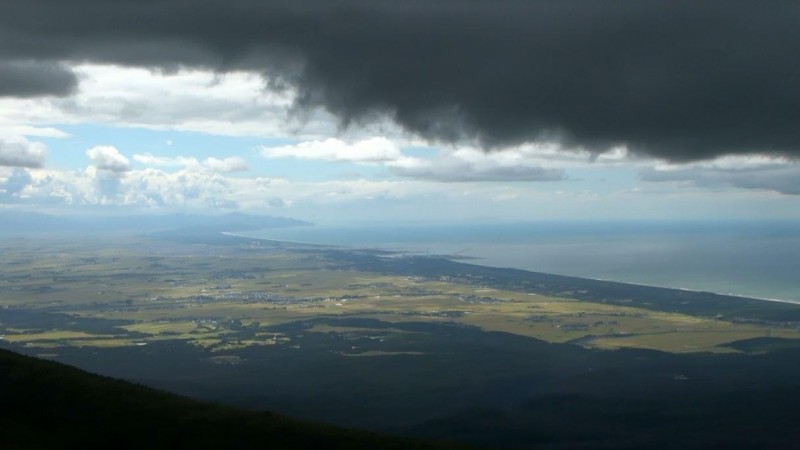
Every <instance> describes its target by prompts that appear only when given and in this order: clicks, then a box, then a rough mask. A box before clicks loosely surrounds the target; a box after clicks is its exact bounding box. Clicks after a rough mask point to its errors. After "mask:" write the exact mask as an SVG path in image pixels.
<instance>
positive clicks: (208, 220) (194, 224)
mask: <svg viewBox="0 0 800 450" xmlns="http://www.w3.org/2000/svg"><path fill="white" fill-rule="evenodd" d="M303 225H311V224H310V223H309V222H305V221H302V220H297V219H292V218H288V217H276V216H267V215H263V216H262V215H250V214H242V213H229V214H221V215H212V214H208V215H204V214H163V215H161V214H139V215H120V216H116V215H113V216H112V215H106V216H85V215H80V216H79V215H69V216H55V215H50V214H42V213H36V212H27V211H14V210H0V234H19V233H39V232H48V233H58V232H65V233H68V232H76V231H80V232H87V231H91V232H111V231H136V232H143V233H146V232H156V231H165V230H175V229H193V230H197V231H200V230H202V231H245V230H257V229H263V228H278V227H292V226H303Z"/></svg>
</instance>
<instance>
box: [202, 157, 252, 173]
mask: <svg viewBox="0 0 800 450" xmlns="http://www.w3.org/2000/svg"><path fill="white" fill-rule="evenodd" d="M203 166H205V167H207V168H208V169H210V170H213V171H214V172H222V173H231V172H245V171H247V170H248V167H247V161H245V160H244V159H243V158H240V157H238V156H231V157H229V158H224V159H217V158H206V160H205V161H203Z"/></svg>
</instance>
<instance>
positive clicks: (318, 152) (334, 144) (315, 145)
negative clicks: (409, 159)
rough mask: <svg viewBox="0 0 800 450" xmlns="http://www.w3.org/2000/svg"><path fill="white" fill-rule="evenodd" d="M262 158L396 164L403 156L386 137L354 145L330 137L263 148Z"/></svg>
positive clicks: (366, 140) (362, 141) (364, 140)
mask: <svg viewBox="0 0 800 450" xmlns="http://www.w3.org/2000/svg"><path fill="white" fill-rule="evenodd" d="M261 155H262V156H264V157H266V158H298V159H312V160H321V161H342V162H353V163H359V164H375V163H383V162H387V161H395V160H397V159H399V158H401V157H402V156H403V154H402V152H401V151H400V148H398V147H397V145H396V144H395V143H394V142H392V141H390V140H389V139H387V138H385V137H373V138H369V139H363V140H360V141H357V142H354V143H352V144H350V143H347V142H345V141H342V140H340V139H336V138H329V139H325V140H321V141H306V142H301V143H299V144H295V145H284V146H280V147H261Z"/></svg>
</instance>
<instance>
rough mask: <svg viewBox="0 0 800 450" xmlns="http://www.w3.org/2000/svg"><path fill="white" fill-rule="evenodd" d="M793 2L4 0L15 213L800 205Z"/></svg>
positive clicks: (663, 210) (300, 213) (783, 211)
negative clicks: (31, 211)
mask: <svg viewBox="0 0 800 450" xmlns="http://www.w3.org/2000/svg"><path fill="white" fill-rule="evenodd" d="M798 23H800V3H798V2H796V1H772V2H766V3H765V2H757V1H740V0H724V1H704V2H697V1H681V0H669V1H666V0H665V1H661V0H659V1H654V0H613V1H607V0H605V1H601V0H558V1H554V0H526V1H516V0H491V1H489V0H460V1H456V0H427V1H414V0H412V1H398V0H392V1H388V0H387V1H384V0H370V1H366V0H331V1H327V2H320V1H305V0H291V1H288V0H276V1H273V0H266V1H263V0H258V1H256V0H236V1H231V0H227V1H196V0H165V1H158V2H155V1H134V0H71V1H68V2H67V1H62V0H4V1H3V2H0V207H1V208H5V209H18V210H33V211H42V212H54V213H68V212H82V213H108V214H119V213H134V212H136V213H138V212H153V213H163V212H173V211H184V212H188V211H191V212H220V213H224V212H230V211H242V212H249V213H260V214H271V215H282V216H290V217H296V218H300V219H306V220H311V221H315V222H344V221H362V220H370V221H373V220H387V221H392V220H433V221H443V220H473V219H498V220H553V219H620V218H622V219H779V218H792V219H800V164H799V163H798V157H800V58H798V56H797V55H800V26H798V25H797V24H798Z"/></svg>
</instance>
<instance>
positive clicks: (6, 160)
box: [0, 136, 47, 168]
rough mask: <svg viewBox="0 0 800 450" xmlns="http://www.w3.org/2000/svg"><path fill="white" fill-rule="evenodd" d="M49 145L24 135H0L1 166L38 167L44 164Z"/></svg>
mask: <svg viewBox="0 0 800 450" xmlns="http://www.w3.org/2000/svg"><path fill="white" fill-rule="evenodd" d="M46 157H47V147H46V146H45V145H44V144H42V143H41V142H30V141H28V140H27V139H25V138H24V137H22V136H12V137H8V138H3V137H0V166H6V167H29V168H36V167H42V166H43V165H44V160H45V158H46Z"/></svg>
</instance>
